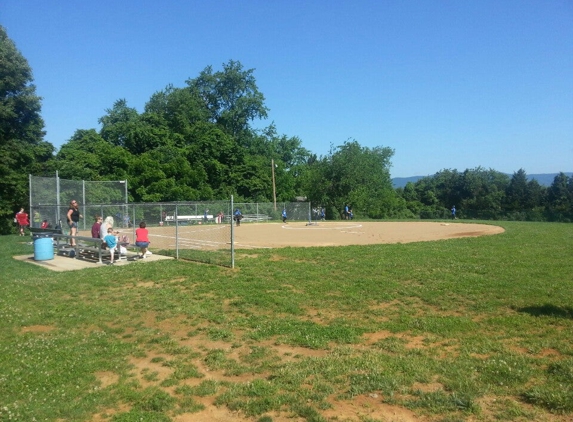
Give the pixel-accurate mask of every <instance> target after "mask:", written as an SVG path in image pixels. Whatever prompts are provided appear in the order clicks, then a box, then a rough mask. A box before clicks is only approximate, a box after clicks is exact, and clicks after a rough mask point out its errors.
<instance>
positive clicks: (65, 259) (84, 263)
mask: <svg viewBox="0 0 573 422" xmlns="http://www.w3.org/2000/svg"><path fill="white" fill-rule="evenodd" d="M14 259H17V260H19V261H23V262H28V263H30V264H34V265H38V266H40V267H44V268H46V269H48V270H52V271H75V270H83V269H86V268H101V267H105V266H108V265H109V263H104V264H100V263H98V262H97V261H93V260H87V259H74V258H70V257H69V256H63V255H56V254H54V259H47V260H45V261H36V260H35V259H34V255H32V256H30V255H19V256H15V257H14ZM164 259H174V258H172V257H169V256H163V255H156V254H153V255H147V256H146V258H145V259H137V257H136V255H135V254H133V255H131V254H130V256H129V257H128V259H127V260H116V261H115V262H114V264H113V265H114V266H118V267H119V266H124V265H129V264H136V263H140V262H154V261H161V260H164Z"/></svg>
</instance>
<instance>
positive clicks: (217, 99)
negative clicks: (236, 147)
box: [186, 60, 268, 139]
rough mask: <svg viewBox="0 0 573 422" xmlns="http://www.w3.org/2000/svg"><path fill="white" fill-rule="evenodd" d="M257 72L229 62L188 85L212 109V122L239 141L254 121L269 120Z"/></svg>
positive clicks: (203, 72) (201, 74)
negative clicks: (257, 81)
mask: <svg viewBox="0 0 573 422" xmlns="http://www.w3.org/2000/svg"><path fill="white" fill-rule="evenodd" d="M253 73H254V69H249V70H244V69H243V65H242V64H241V63H240V62H238V61H233V60H229V62H227V63H226V64H223V70H222V71H219V72H213V68H212V67H211V66H208V67H206V68H205V69H204V70H203V71H202V72H201V73H200V74H199V76H198V77H197V78H195V79H189V80H187V81H186V82H187V85H188V86H189V87H190V88H193V89H195V90H197V92H199V95H200V96H201V98H203V100H204V101H205V103H206V104H207V108H208V110H209V121H211V122H213V123H216V124H217V125H219V126H221V127H222V128H223V130H224V131H225V132H227V133H229V134H230V135H232V136H233V137H235V138H236V139H241V138H242V134H243V132H247V131H248V130H249V129H250V127H249V124H250V122H251V121H253V120H254V119H264V118H266V117H267V112H268V109H267V108H266V107H265V105H264V102H265V97H264V96H263V94H262V93H261V92H260V91H259V89H258V87H257V84H256V80H255V77H254V75H253Z"/></svg>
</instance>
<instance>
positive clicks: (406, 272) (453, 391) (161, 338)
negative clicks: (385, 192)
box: [0, 222, 573, 422]
mask: <svg viewBox="0 0 573 422" xmlns="http://www.w3.org/2000/svg"><path fill="white" fill-rule="evenodd" d="M496 224H497V225H499V226H501V227H503V228H504V229H505V230H506V231H505V232H504V233H502V234H499V235H494V236H484V237H478V238H460V239H450V240H441V241H435V242H419V243H408V244H386V245H369V246H343V247H317V248H284V249H255V250H242V251H241V250H239V251H237V252H238V254H237V258H236V264H237V267H238V268H237V269H235V270H231V269H228V268H221V267H217V266H209V265H204V264H195V263H189V262H183V261H180V262H178V261H161V262H153V263H146V265H133V266H125V267H107V266H106V267H102V268H95V269H89V270H83V271H75V272H67V273H54V272H51V271H48V270H45V269H43V268H40V267H37V266H35V265H30V264H28V263H24V262H19V261H16V260H14V259H12V256H14V255H22V254H26V253H31V252H32V246H30V245H28V244H26V243H24V242H23V240H22V238H21V237H18V236H4V237H2V243H1V246H0V265H1V268H2V273H1V274H2V275H1V277H0V279H1V281H0V421H10V420H14V421H33V420H37V421H40V420H42V421H44V420H46V421H112V422H131V421H143V422H162V421H174V422H186V421H224V420H233V421H257V422H271V421H274V422H283V421H289V422H297V421H361V422H363V421H367V422H373V421H441V422H445V421H450V422H453V421H531V420H535V421H551V422H552V421H559V422H565V421H571V420H572V419H573V259H572V258H573V224H553V223H523V222H496ZM26 240H28V239H27V238H26Z"/></svg>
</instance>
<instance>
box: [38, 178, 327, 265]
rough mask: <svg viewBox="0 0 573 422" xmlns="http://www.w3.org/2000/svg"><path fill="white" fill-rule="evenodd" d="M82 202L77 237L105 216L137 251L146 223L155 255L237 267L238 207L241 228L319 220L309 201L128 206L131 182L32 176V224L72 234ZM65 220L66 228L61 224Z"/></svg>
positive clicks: (84, 233)
mask: <svg viewBox="0 0 573 422" xmlns="http://www.w3.org/2000/svg"><path fill="white" fill-rule="evenodd" d="M72 199H75V200H77V201H78V202H79V203H80V213H81V215H82V218H80V222H79V227H78V232H79V233H78V234H79V235H80V236H88V237H89V236H91V227H92V225H93V224H94V222H95V221H96V219H97V217H98V216H100V217H102V218H103V219H108V220H113V224H112V225H113V228H114V230H117V231H119V232H120V235H121V236H122V237H123V236H127V237H128V238H129V243H130V244H129V246H128V250H129V249H131V251H132V252H134V251H136V250H138V248H136V247H135V230H136V229H137V228H138V227H139V224H140V223H141V222H142V221H144V222H145V224H146V228H147V230H148V231H149V240H150V245H149V249H150V250H151V251H152V253H157V254H161V255H167V256H173V257H175V258H178V259H179V258H181V259H187V260H192V261H199V262H205V263H210V264H216V265H221V266H227V267H233V266H234V248H233V245H234V238H233V227H232V223H233V219H232V217H233V213H234V212H235V210H236V209H239V210H240V211H241V213H242V215H243V219H242V221H241V224H245V223H267V222H269V223H272V222H280V221H282V212H283V210H286V213H287V219H288V221H303V222H308V223H310V222H311V221H315V218H313V215H316V213H313V212H312V210H311V207H310V204H309V203H308V202H282V203H277V204H276V205H275V204H273V203H245V202H239V203H233V199H232V198H231V199H230V200H227V201H193V202H167V203H127V182H122V181H116V182H88V181H77V180H63V179H59V178H58V177H57V176H56V178H46V177H34V176H30V204H31V206H30V212H31V215H32V219H33V221H32V224H33V226H36V227H40V225H41V223H42V221H46V222H47V223H48V224H49V227H50V228H61V229H62V231H63V232H64V233H68V232H69V229H68V225H67V224H66V213H67V212H68V209H69V206H68V204H69V202H70V201H71V200H72ZM62 221H63V224H62Z"/></svg>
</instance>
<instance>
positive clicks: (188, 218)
mask: <svg viewBox="0 0 573 422" xmlns="http://www.w3.org/2000/svg"><path fill="white" fill-rule="evenodd" d="M174 221H175V216H173V215H168V216H167V217H165V222H166V223H169V222H174ZM201 221H205V216H204V215H178V216H177V222H178V223H179V222H182V223H186V222H201ZM207 221H215V217H214V216H213V215H212V214H207Z"/></svg>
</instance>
